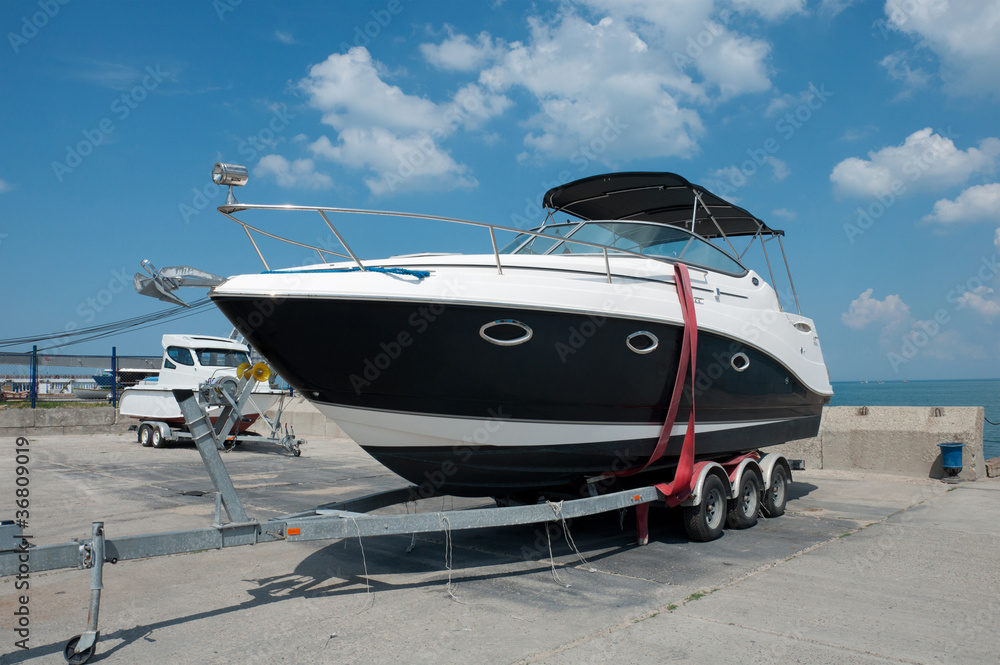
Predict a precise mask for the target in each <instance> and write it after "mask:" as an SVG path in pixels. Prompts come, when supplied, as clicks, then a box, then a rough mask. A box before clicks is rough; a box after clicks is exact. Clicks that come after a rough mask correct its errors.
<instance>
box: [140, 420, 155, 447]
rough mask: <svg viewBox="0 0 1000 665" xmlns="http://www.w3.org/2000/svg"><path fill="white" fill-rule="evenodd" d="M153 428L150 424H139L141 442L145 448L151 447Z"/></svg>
mask: <svg viewBox="0 0 1000 665" xmlns="http://www.w3.org/2000/svg"><path fill="white" fill-rule="evenodd" d="M152 438H153V428H152V427H150V426H149V425H139V443H141V444H142V447H143V448H149V446H150V444H151V443H152Z"/></svg>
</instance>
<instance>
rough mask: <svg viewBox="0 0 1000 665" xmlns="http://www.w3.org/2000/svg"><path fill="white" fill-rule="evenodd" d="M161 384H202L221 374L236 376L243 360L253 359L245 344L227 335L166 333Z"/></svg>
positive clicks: (244, 361) (159, 381) (245, 361)
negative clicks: (210, 335) (209, 335)
mask: <svg viewBox="0 0 1000 665" xmlns="http://www.w3.org/2000/svg"><path fill="white" fill-rule="evenodd" d="M161 343H162V345H163V364H162V366H161V369H160V375H159V379H157V382H158V384H159V385H160V386H173V385H176V386H184V387H188V386H192V385H198V384H200V383H202V382H204V381H208V380H209V379H212V378H215V377H218V376H235V375H236V368H237V367H239V365H240V364H241V363H249V362H250V357H249V354H248V349H247V347H246V345H245V344H240V343H239V342H237V341H234V340H231V339H228V338H226V337H208V336H205V335H164V336H163V339H162V340H161Z"/></svg>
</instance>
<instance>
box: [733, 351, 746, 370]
mask: <svg viewBox="0 0 1000 665" xmlns="http://www.w3.org/2000/svg"><path fill="white" fill-rule="evenodd" d="M729 364H730V365H732V367H733V369H735V370H736V371H737V372H744V371H746V369H747V368H748V367H750V359H749V358H747V354H745V353H743V352H740V353H737V354H735V355H733V357H732V359H731V360H730V361H729Z"/></svg>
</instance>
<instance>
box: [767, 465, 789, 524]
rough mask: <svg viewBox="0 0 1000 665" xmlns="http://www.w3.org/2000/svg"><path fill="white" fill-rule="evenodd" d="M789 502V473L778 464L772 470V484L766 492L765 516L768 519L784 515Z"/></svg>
mask: <svg viewBox="0 0 1000 665" xmlns="http://www.w3.org/2000/svg"><path fill="white" fill-rule="evenodd" d="M787 501H788V472H787V471H785V467H784V466H782V465H781V464H776V465H775V466H774V469H772V470H771V484H770V485H769V486H768V488H767V490H765V492H764V514H765V515H767V516H768V517H780V516H781V515H784V514H785V503H786V502H787Z"/></svg>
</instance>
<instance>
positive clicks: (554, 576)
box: [545, 502, 573, 589]
mask: <svg viewBox="0 0 1000 665" xmlns="http://www.w3.org/2000/svg"><path fill="white" fill-rule="evenodd" d="M546 503H550V502H546ZM549 524H551V522H546V523H545V541H546V542H547V543H548V545H549V566H551V568H552V579H554V580H555V581H556V582H558V583H559V584H561V585H563V586H564V587H566V588H567V589H568V588H570V587H571V586H573V585H572V584H566V583H565V582H563V581H562V579H561V578H560V577H559V573H557V572H556V560H555V559H553V558H552V536H551V534H549Z"/></svg>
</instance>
